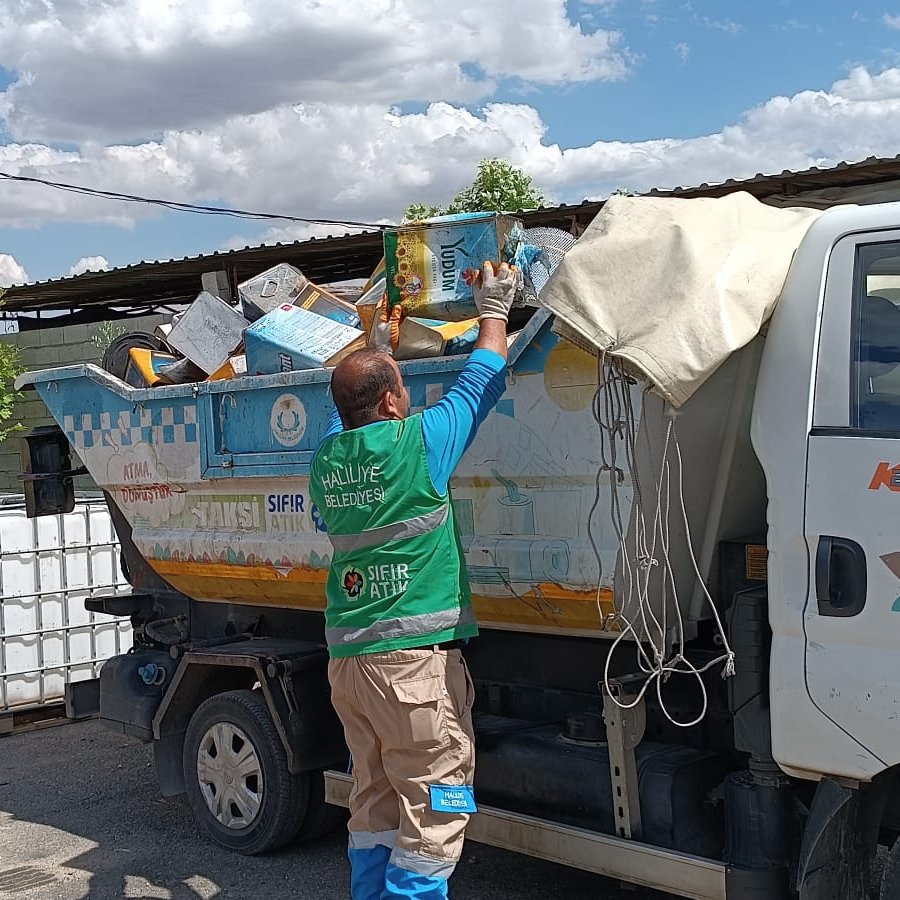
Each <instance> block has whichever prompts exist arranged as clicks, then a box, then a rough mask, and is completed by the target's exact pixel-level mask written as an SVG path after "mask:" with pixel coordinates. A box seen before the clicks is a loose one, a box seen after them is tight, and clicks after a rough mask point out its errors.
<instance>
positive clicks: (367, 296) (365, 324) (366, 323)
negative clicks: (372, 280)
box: [356, 281, 384, 334]
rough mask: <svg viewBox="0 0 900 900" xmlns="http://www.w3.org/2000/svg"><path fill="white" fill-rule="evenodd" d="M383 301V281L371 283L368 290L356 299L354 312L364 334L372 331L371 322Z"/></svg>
mask: <svg viewBox="0 0 900 900" xmlns="http://www.w3.org/2000/svg"><path fill="white" fill-rule="evenodd" d="M383 302H384V282H383V281H382V282H378V283H376V284H374V285H372V286H371V287H370V288H369V290H368V291H364V292H363V294H362V296H361V297H360V298H359V300H357V301H356V312H357V314H358V315H359V322H360V325H359V327H360V328H362V330H363V331H364V332H365V333H366V334H370V333H371V331H372V324H373V323H374V321H375V316H376V315H378V313H379V312H380V311H381V307H382V304H383Z"/></svg>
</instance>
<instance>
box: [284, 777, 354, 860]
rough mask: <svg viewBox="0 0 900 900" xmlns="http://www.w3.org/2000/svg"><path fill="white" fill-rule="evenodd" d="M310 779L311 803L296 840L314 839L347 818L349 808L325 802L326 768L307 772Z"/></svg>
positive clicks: (322, 835)
mask: <svg viewBox="0 0 900 900" xmlns="http://www.w3.org/2000/svg"><path fill="white" fill-rule="evenodd" d="M306 777H307V778H308V779H309V803H308V804H307V807H306V816H305V817H304V819H303V824H302V825H301V826H300V830H299V831H298V832H297V836H296V840H297V841H298V842H302V841H314V840H316V839H318V838H320V837H324V836H325V835H326V834H329V833H331V832H332V831H334V830H335V829H336V828H337V827H338V826H339V825H341V824H342V823H343V822H344V821H345V819H346V818H347V810H346V809H344V808H343V807H342V806H334V805H332V804H331V803H326V802H325V770H324V769H315V770H314V771H312V772H307V773H306Z"/></svg>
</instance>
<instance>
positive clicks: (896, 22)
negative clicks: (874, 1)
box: [881, 13, 900, 28]
mask: <svg viewBox="0 0 900 900" xmlns="http://www.w3.org/2000/svg"><path fill="white" fill-rule="evenodd" d="M881 21H882V22H884V24H885V25H887V27H888V28H900V16H892V15H891V14H890V13H885V14H884V16H883V17H882V19H881Z"/></svg>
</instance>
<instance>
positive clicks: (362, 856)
mask: <svg viewBox="0 0 900 900" xmlns="http://www.w3.org/2000/svg"><path fill="white" fill-rule="evenodd" d="M347 856H349V857H350V896H351V897H352V898H353V900H381V898H382V896H383V895H384V883H385V878H384V873H385V869H386V868H387V864H388V860H389V859H390V858H391V848H390V847H382V846H381V845H378V846H376V847H367V848H366V849H365V850H356V849H350V850H348V851H347Z"/></svg>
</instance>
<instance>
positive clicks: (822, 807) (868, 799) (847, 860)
mask: <svg viewBox="0 0 900 900" xmlns="http://www.w3.org/2000/svg"><path fill="white" fill-rule="evenodd" d="M885 800H886V793H885V791H884V789H883V787H881V786H878V785H863V786H862V787H861V788H859V789H857V790H854V789H852V788H848V787H844V786H843V785H841V784H839V783H838V782H837V781H833V780H832V779H825V780H823V781H821V782H819V785H818V787H817V788H816V793H815V796H814V798H813V802H812V807H811V809H810V811H809V818H808V819H807V823H806V828H805V829H804V833H803V842H802V844H801V847H800V858H799V860H798V867H797V892H798V894H799V895H800V900H846V898H848V897H869V896H871V884H870V882H871V878H872V872H871V870H872V865H871V863H872V857H873V854H874V852H875V847H876V844H877V841H878V828H879V825H880V822H881V815H882V812H883V810H884V804H885Z"/></svg>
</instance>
